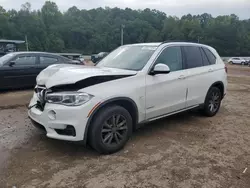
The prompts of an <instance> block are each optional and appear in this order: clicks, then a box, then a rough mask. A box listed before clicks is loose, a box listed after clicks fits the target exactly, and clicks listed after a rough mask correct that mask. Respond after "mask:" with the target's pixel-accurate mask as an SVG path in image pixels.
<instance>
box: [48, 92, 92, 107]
mask: <svg viewBox="0 0 250 188" xmlns="http://www.w3.org/2000/svg"><path fill="white" fill-rule="evenodd" d="M92 97H93V96H92V95H89V94H87V93H82V92H58V93H48V94H47V95H46V102H48V103H54V104H62V105H66V106H79V105H82V104H84V103H86V102H88V101H89V100H90V99H91V98H92Z"/></svg>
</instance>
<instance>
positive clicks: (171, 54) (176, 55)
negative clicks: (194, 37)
mask: <svg viewBox="0 0 250 188" xmlns="http://www.w3.org/2000/svg"><path fill="white" fill-rule="evenodd" d="M159 63H162V64H165V65H168V66H169V68H170V71H171V72H173V71H178V70H182V69H183V65H182V53H181V47H179V46H172V47H167V48H166V49H164V50H163V51H162V53H161V54H160V56H159V57H158V59H157V60H156V64H159Z"/></svg>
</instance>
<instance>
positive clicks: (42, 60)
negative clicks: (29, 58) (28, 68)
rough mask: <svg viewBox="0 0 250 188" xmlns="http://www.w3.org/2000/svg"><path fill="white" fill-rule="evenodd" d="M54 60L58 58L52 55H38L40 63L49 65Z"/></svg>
mask: <svg viewBox="0 0 250 188" xmlns="http://www.w3.org/2000/svg"><path fill="white" fill-rule="evenodd" d="M56 62H58V59H57V58H54V57H46V56H41V57H40V63H41V64H47V65H50V64H54V63H56Z"/></svg>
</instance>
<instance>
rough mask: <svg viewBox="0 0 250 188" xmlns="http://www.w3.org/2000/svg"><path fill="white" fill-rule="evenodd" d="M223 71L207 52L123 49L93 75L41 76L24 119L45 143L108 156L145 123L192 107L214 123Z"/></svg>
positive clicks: (189, 46)
mask: <svg viewBox="0 0 250 188" xmlns="http://www.w3.org/2000/svg"><path fill="white" fill-rule="evenodd" d="M226 71H227V69H226V67H225V64H224V63H223V61H222V60H221V58H220V56H219V55H218V53H217V52H216V50H215V49H214V48H212V47H209V46H206V45H202V44H195V43H182V42H178V43H177V42H173V43H145V44H132V45H124V46H121V47H119V48H117V49H116V50H114V51H113V52H111V53H110V54H109V55H108V56H106V57H105V58H104V59H103V60H102V61H100V62H99V63H98V64H97V65H96V66H94V67H91V66H90V67H88V66H79V65H62V64H61V65H52V66H50V67H48V68H46V69H45V70H43V71H42V72H41V73H40V74H39V75H38V77H37V86H36V87H35V92H34V95H33V98H32V99H31V102H30V104H29V111H28V114H29V117H30V118H31V120H32V122H33V123H34V125H36V127H40V128H41V129H43V130H44V131H45V132H46V135H47V137H50V138H54V139H59V140H67V141H83V142H84V143H85V144H86V143H88V144H89V145H90V146H92V147H93V148H94V149H95V150H97V151H98V152H100V153H113V152H116V151H118V150H120V149H122V148H123V147H124V145H125V144H126V142H127V141H128V139H129V137H130V136H131V134H132V132H133V131H134V130H135V129H136V128H137V127H138V126H139V125H140V124H143V123H145V122H150V121H153V120H156V119H159V118H162V117H166V116H169V115H172V114H176V113H179V112H182V111H186V110H189V109H193V108H197V107H199V108H201V110H202V111H203V112H204V114H205V115H206V116H210V117H211V116H214V115H215V114H216V113H217V112H218V110H219V108H220V104H221V100H222V99H223V97H224V95H225V94H226V87H227V74H226Z"/></svg>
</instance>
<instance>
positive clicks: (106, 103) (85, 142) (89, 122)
mask: <svg viewBox="0 0 250 188" xmlns="http://www.w3.org/2000/svg"><path fill="white" fill-rule="evenodd" d="M124 100H125V101H128V102H130V103H131V104H133V106H134V108H135V111H136V115H135V118H136V120H135V122H136V124H138V108H137V105H136V103H135V102H134V101H133V100H132V99H130V98H128V97H116V98H112V99H109V100H107V101H105V102H103V103H101V104H100V105H99V106H98V107H97V108H96V109H95V110H94V111H93V112H92V114H91V115H90V117H89V119H88V122H87V124H86V128H85V132H84V137H83V144H84V145H87V139H88V138H87V137H88V131H89V126H90V124H91V121H92V119H93V117H94V115H95V114H96V113H97V112H98V111H99V110H100V109H101V108H102V107H104V106H106V105H108V104H110V103H113V102H115V101H124ZM135 126H136V125H135Z"/></svg>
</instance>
